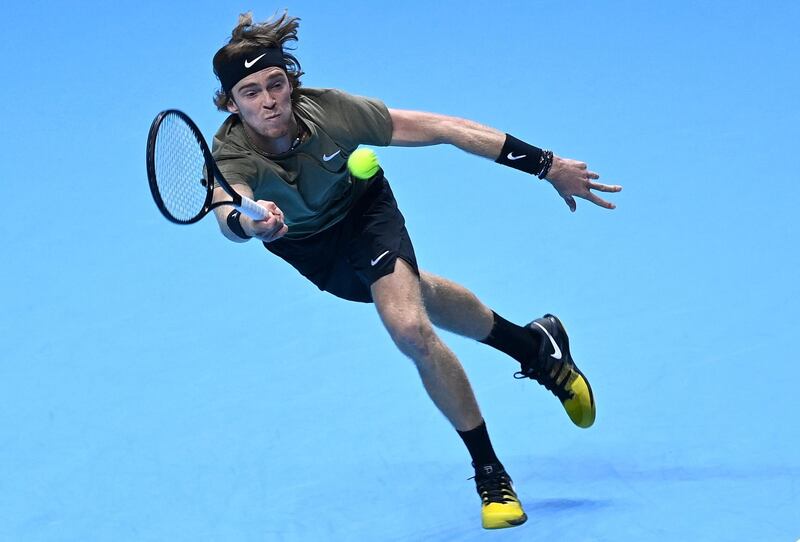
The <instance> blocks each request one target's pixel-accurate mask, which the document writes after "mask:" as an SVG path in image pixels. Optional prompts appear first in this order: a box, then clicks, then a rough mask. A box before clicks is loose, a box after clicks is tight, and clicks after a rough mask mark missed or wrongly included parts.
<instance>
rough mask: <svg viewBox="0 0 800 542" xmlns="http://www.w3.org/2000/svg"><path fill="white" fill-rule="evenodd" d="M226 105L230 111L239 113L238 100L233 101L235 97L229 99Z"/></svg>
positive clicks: (235, 113)
mask: <svg viewBox="0 0 800 542" xmlns="http://www.w3.org/2000/svg"><path fill="white" fill-rule="evenodd" d="M226 107H227V108H228V111H229V112H230V113H233V114H234V115H238V114H239V106H238V105H236V102H234V101H233V98H231V99H229V100H228V105H227V106H226Z"/></svg>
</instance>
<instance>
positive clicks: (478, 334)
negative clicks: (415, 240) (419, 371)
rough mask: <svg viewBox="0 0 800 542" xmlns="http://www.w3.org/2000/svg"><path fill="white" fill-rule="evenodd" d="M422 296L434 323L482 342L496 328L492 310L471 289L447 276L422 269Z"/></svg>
mask: <svg viewBox="0 0 800 542" xmlns="http://www.w3.org/2000/svg"><path fill="white" fill-rule="evenodd" d="M420 274H421V275H422V280H421V283H422V298H423V299H424V301H425V308H426V309H427V311H428V315H429V316H430V318H431V321H432V322H433V324H434V325H435V326H436V327H438V328H441V329H446V330H447V331H452V332H453V333H456V334H458V335H461V336H462V337H467V338H470V339H475V340H476V341H480V340H482V339H485V338H486V337H487V336H488V335H489V332H490V331H492V325H493V324H494V317H493V315H492V310H491V309H490V308H489V307H487V306H486V305H484V304H483V303H481V301H480V300H479V299H478V298H477V296H475V294H473V293H472V292H470V291H469V290H467V289H466V288H464V287H463V286H461V285H460V284H456V283H455V282H452V281H449V280H447V279H445V278H442V277H439V276H436V275H433V274H431V273H427V272H425V271H422V272H420Z"/></svg>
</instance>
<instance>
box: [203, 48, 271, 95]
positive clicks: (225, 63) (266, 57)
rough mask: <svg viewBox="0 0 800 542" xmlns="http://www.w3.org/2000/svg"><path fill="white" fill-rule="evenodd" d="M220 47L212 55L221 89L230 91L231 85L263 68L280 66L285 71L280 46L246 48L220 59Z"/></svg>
mask: <svg viewBox="0 0 800 542" xmlns="http://www.w3.org/2000/svg"><path fill="white" fill-rule="evenodd" d="M220 53H222V49H220V50H219V51H218V52H217V54H216V55H214V73H215V74H217V77H218V78H219V82H220V83H221V84H222V88H223V90H225V92H228V93H230V91H231V90H232V89H233V87H234V86H235V85H236V83H238V82H239V81H241V80H242V79H244V78H245V77H247V76H248V75H250V74H253V73H256V72H258V71H261V70H263V69H265V68H272V67H276V68H281V69H283V71H286V60H284V58H283V50H282V49H281V48H280V47H263V48H260V49H258V48H256V49H248V50H246V51H242V52H240V53H237V54H235V55H233V56H232V57H230V58H226V59H224V60H223V59H222V55H221V54H220Z"/></svg>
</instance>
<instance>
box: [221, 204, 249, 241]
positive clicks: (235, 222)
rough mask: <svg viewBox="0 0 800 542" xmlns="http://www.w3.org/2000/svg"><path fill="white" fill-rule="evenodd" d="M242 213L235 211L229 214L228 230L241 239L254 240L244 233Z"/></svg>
mask: <svg viewBox="0 0 800 542" xmlns="http://www.w3.org/2000/svg"><path fill="white" fill-rule="evenodd" d="M241 214H242V213H240V212H239V211H238V210H237V209H234V210H233V211H231V212H230V213H228V218H227V220H226V222H227V223H228V229H229V230H231V231H232V232H233V234H234V235H235V236H236V237H239V238H240V239H252V238H253V237H252V236H250V235H247V234H246V233H245V232H244V228H242V223H241V222H239V217H240V216H241Z"/></svg>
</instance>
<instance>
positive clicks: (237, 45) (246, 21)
mask: <svg viewBox="0 0 800 542" xmlns="http://www.w3.org/2000/svg"><path fill="white" fill-rule="evenodd" d="M299 26H300V19H298V18H297V17H290V16H289V14H288V12H286V11H284V12H283V14H282V15H281V16H280V17H272V18H270V19H268V20H266V21H264V22H262V23H255V24H253V13H252V12H250V11H248V12H247V13H242V14H241V15H239V22H238V24H237V25H236V27H235V28H234V29H233V32H231V38H230V40H228V43H227V44H225V46H224V47H222V48H221V49H220V50H219V51H217V53H216V54H215V55H214V59H215V61H217V59H219V61H220V62H227V61H229V60H230V59H231V58H234V57H236V56H238V55H239V54H241V53H242V51H247V50H249V49H254V48H264V47H280V48H281V49H282V51H283V59H284V61H285V62H286V76H287V77H288V78H289V83H291V85H292V89H293V90H292V101H294V100H295V99H296V98H297V89H298V88H300V86H301V82H300V76H302V75H303V70H302V69H301V68H300V62H299V61H298V60H297V58H295V56H294V55H292V54H290V53H287V52H286V49H289V47H287V44H288V43H290V42H297V28H298V27H299ZM232 99H233V97H232V96H231V95H230V94H229V93H228V92H225V89H223V88H222V87H220V88H219V89H218V90H217V91H216V92H215V93H214V105H216V106H217V109H219V110H220V111H226V112H227V111H228V104H229V103H230V102H231V100H232Z"/></svg>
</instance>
